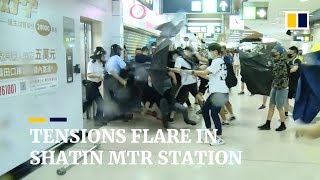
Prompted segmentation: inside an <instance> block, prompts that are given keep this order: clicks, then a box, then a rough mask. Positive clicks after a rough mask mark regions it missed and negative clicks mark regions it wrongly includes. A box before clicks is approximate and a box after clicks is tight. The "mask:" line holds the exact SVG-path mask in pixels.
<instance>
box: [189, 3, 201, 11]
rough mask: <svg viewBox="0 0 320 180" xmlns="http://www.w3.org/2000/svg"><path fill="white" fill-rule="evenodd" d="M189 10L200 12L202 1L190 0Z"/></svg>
mask: <svg viewBox="0 0 320 180" xmlns="http://www.w3.org/2000/svg"><path fill="white" fill-rule="evenodd" d="M191 11H192V12H202V2H201V1H192V2H191Z"/></svg>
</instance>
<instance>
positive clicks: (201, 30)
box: [187, 26, 207, 33]
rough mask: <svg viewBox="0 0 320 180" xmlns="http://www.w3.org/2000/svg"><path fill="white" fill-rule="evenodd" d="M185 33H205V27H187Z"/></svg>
mask: <svg viewBox="0 0 320 180" xmlns="http://www.w3.org/2000/svg"><path fill="white" fill-rule="evenodd" d="M187 33H207V27H206V26H188V28H187Z"/></svg>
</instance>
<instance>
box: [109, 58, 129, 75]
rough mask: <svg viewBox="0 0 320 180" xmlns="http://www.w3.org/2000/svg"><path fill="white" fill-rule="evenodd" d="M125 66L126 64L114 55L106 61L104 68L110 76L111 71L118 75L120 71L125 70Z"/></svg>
mask: <svg viewBox="0 0 320 180" xmlns="http://www.w3.org/2000/svg"><path fill="white" fill-rule="evenodd" d="M126 66H127V64H126V63H125V62H124V60H123V59H122V58H121V57H120V56H118V55H114V56H112V57H110V58H109V59H108V60H107V63H106V66H105V68H106V71H107V72H108V73H109V74H111V71H114V72H115V73H117V74H118V75H119V74H120V70H121V69H124V68H126Z"/></svg>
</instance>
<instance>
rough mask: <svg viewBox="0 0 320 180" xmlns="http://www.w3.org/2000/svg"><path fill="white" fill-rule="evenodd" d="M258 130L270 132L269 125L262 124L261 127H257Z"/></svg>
mask: <svg viewBox="0 0 320 180" xmlns="http://www.w3.org/2000/svg"><path fill="white" fill-rule="evenodd" d="M258 128H259V130H270V125H267V124H264V125H262V126H258Z"/></svg>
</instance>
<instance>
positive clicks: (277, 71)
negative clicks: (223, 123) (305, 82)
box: [258, 45, 289, 131]
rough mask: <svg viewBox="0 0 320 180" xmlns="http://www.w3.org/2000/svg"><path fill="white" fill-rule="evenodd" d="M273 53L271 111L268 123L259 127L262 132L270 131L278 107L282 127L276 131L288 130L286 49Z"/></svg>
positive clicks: (275, 49) (280, 48)
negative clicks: (284, 55)
mask: <svg viewBox="0 0 320 180" xmlns="http://www.w3.org/2000/svg"><path fill="white" fill-rule="evenodd" d="M271 53H272V57H273V59H274V67H273V76H274V80H273V82H272V90H271V93H270V104H269V111H268V116H267V121H266V123H265V124H263V125H261V126H259V127H258V128H259V129H260V130H270V124H271V120H272V117H273V114H274V110H275V107H277V109H278V112H279V115H280V121H281V125H280V126H279V127H278V128H277V129H276V131H283V130H286V125H285V112H284V106H285V103H286V99H287V97H288V87H289V80H288V69H287V64H286V59H285V58H284V57H283V54H284V48H283V47H282V46H280V45H277V46H275V47H274V48H273V49H272V51H271Z"/></svg>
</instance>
